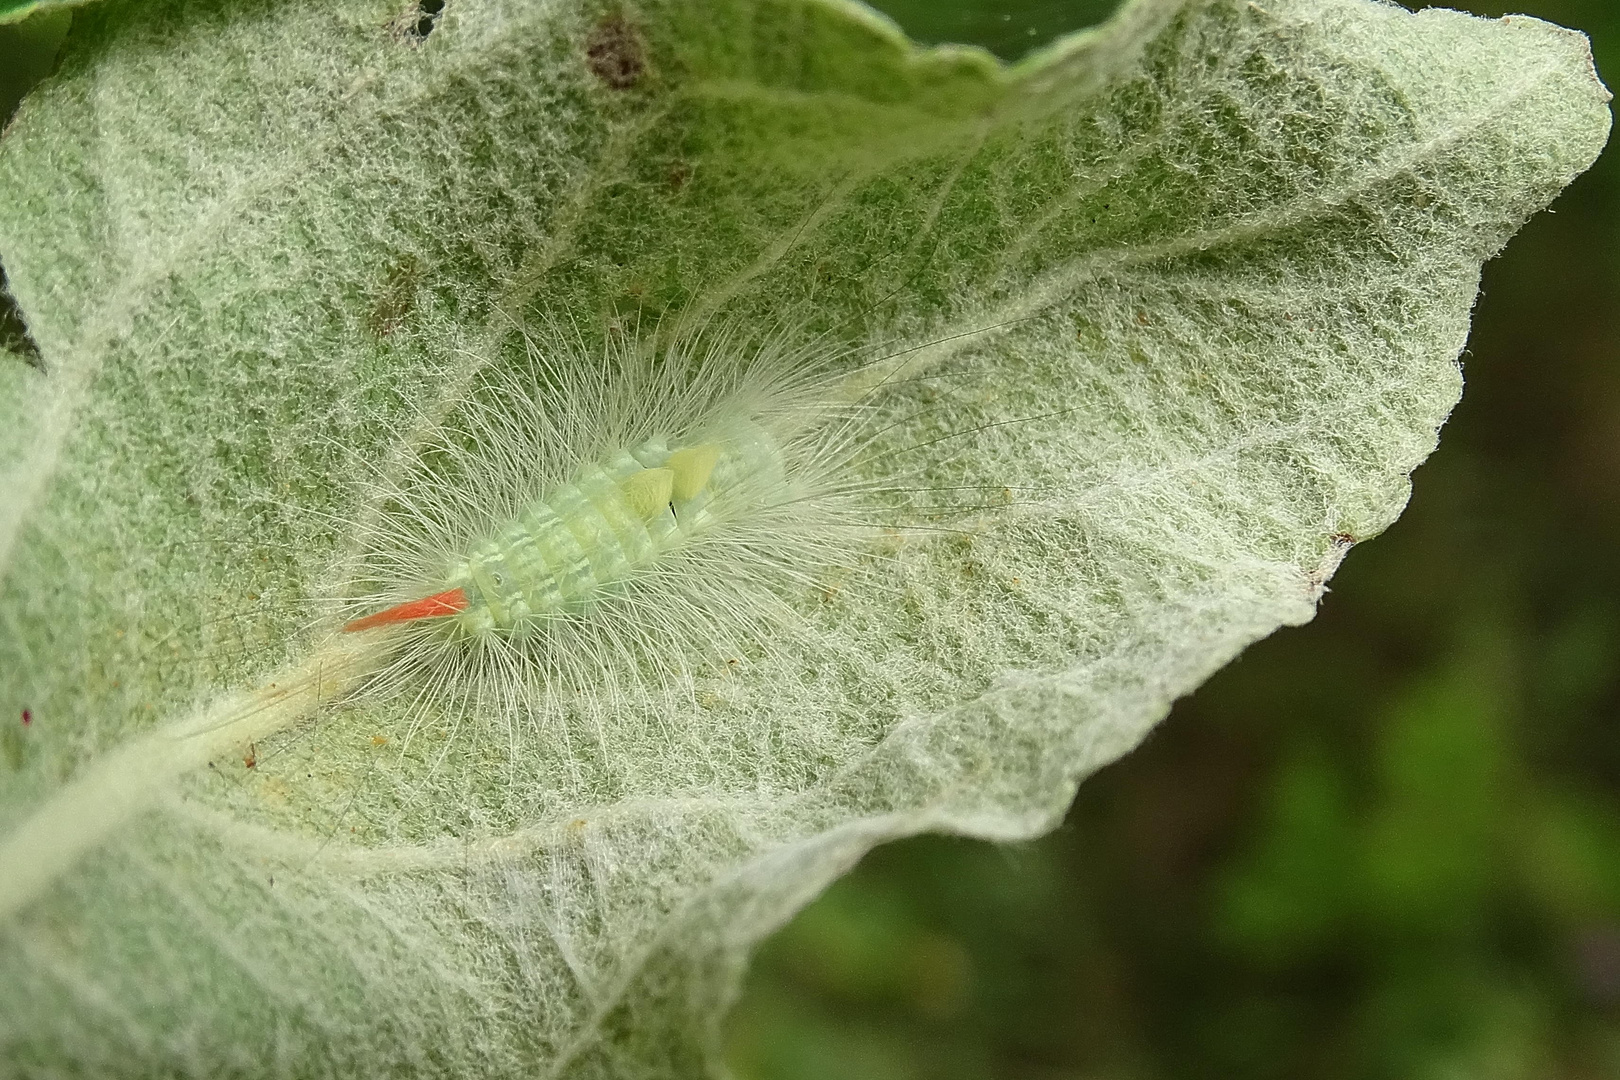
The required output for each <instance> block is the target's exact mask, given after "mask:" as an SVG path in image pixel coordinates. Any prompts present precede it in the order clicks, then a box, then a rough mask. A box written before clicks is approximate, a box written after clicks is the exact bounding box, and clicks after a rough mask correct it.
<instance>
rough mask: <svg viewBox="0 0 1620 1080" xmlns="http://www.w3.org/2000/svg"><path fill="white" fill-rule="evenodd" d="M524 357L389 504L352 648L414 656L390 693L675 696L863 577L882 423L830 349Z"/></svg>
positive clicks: (352, 625) (727, 346)
mask: <svg viewBox="0 0 1620 1080" xmlns="http://www.w3.org/2000/svg"><path fill="white" fill-rule="evenodd" d="M522 340H523V342H524V344H525V346H526V349H525V355H524V357H523V358H522V359H521V360H518V361H516V362H514V363H509V364H507V365H505V366H503V367H502V368H500V369H499V371H498V373H494V372H491V371H486V372H485V373H484V374H483V375H481V376H480V377H479V378H478V379H477V380H476V381H475V384H474V390H473V392H472V394H471V395H470V397H469V399H468V400H467V401H465V402H462V403H460V404H459V405H457V406H455V407H453V408H452V409H451V410H450V418H449V419H448V420H447V421H446V422H445V423H444V424H443V426H442V427H441V429H440V434H439V435H438V436H436V437H434V438H432V439H430V441H429V444H428V445H427V446H425V447H423V448H422V449H421V451H420V452H419V453H417V454H416V455H414V458H413V462H414V463H413V464H412V465H410V466H409V467H408V469H407V473H406V475H405V476H403V477H402V478H400V479H399V480H397V481H395V482H393V483H391V484H390V485H388V486H385V487H384V488H382V489H381V490H380V491H379V493H378V498H377V502H378V503H379V504H381V505H383V506H384V507H385V509H384V510H383V511H382V512H381V514H380V515H379V517H378V520H377V521H376V522H375V524H374V525H373V527H372V529H371V531H370V538H369V541H368V542H367V544H366V545H365V546H366V549H367V550H366V552H365V554H364V555H363V557H362V564H361V568H360V571H359V573H358V574H356V575H355V577H356V578H357V579H358V581H359V585H358V587H355V588H353V589H351V591H350V595H351V600H350V601H349V602H348V604H347V610H348V612H351V613H352V615H351V617H350V618H349V619H348V621H347V622H346V624H345V625H344V627H343V628H344V629H345V630H346V631H348V632H350V633H354V634H362V633H374V634H378V635H383V634H387V635H393V637H394V638H395V639H397V641H396V642H394V643H392V644H387V645H385V644H384V643H383V642H382V641H381V640H379V645H378V647H379V648H389V649H391V650H392V653H393V656H394V659H393V660H392V661H390V662H389V663H388V664H387V665H386V666H385V668H384V669H383V670H382V671H381V673H380V674H379V675H377V676H376V677H375V678H374V679H373V680H372V685H373V687H383V688H386V689H390V690H393V689H398V688H399V684H400V683H401V682H402V681H415V682H417V683H418V684H419V689H418V691H417V694H418V695H424V694H425V695H426V696H425V697H423V698H422V700H423V701H424V702H425V701H426V700H430V699H432V698H436V697H450V698H459V699H463V700H465V699H466V698H468V697H473V698H478V699H480V700H498V701H500V702H501V703H502V707H503V708H505V707H510V706H513V705H516V706H518V707H519V708H521V709H523V710H525V711H530V712H532V711H534V710H537V709H538V710H541V711H546V710H548V709H549V708H550V706H548V705H547V704H546V703H547V702H548V701H550V702H557V701H558V699H559V695H561V697H562V698H571V699H572V700H574V701H575V702H576V703H578V702H580V701H586V700H589V699H597V700H605V698H604V694H606V695H607V696H609V697H616V698H619V699H622V698H623V696H624V695H625V694H627V693H628V694H632V695H634V696H640V695H642V694H644V693H647V692H656V691H657V690H658V688H660V687H663V688H668V687H669V686H670V685H672V684H673V683H675V682H678V681H680V680H681V679H682V678H683V677H685V676H686V675H687V674H689V673H690V672H691V671H692V670H693V669H694V666H697V665H702V664H703V663H707V662H712V661H716V660H718V659H721V658H722V654H734V653H735V652H737V651H738V650H742V649H746V648H748V647H749V644H750V643H751V642H752V643H758V642H760V641H764V640H767V639H769V638H770V637H772V636H773V635H772V633H771V627H772V625H773V624H776V623H777V622H778V621H779V620H780V619H782V618H784V617H791V615H790V614H789V613H788V608H790V607H791V606H792V604H791V601H792V596H793V595H794V594H798V595H805V594H808V593H812V592H814V590H815V589H816V588H817V587H818V586H824V585H825V582H826V579H827V578H828V576H829V575H832V574H835V573H839V572H841V570H840V569H839V568H843V569H844V570H847V568H849V567H851V566H853V565H855V564H856V563H857V562H859V561H860V559H861V558H862V552H863V550H864V549H865V547H866V546H867V545H866V540H868V539H869V538H870V536H871V535H872V533H873V532H874V529H873V527H872V512H871V509H870V506H868V505H863V503H862V500H861V499H860V498H859V497H858V493H859V489H861V488H862V486H863V482H862V481H861V480H859V479H858V478H857V477H856V476H855V475H854V474H853V473H852V470H851V464H852V459H853V458H854V457H855V456H856V453H857V451H858V448H859V445H860V442H861V437H860V436H857V435H856V434H855V432H856V431H857V430H858V429H859V426H860V425H859V424H858V423H857V417H856V414H857V413H859V412H860V411H861V409H862V408H863V407H864V406H863V405H862V403H861V402H860V400H859V396H860V395H859V392H858V391H856V392H852V391H850V389H849V385H850V384H849V382H848V378H849V373H848V372H844V373H838V372H836V371H835V370H833V366H832V365H831V364H829V361H828V359H827V356H826V352H825V350H822V351H820V352H815V351H810V350H807V349H802V348H794V347H791V346H789V345H788V344H786V343H785V340H784V339H769V338H767V339H766V340H764V341H763V342H745V341H739V340H737V338H736V336H735V335H732V334H725V333H717V334H709V335H697V336H689V337H685V338H678V339H676V340H675V341H674V343H673V344H666V345H664V346H662V347H660V348H658V349H657V350H656V351H655V350H654V349H653V347H651V346H648V345H646V344H645V343H642V342H638V341H636V340H634V339H633V338H632V337H631V335H629V334H626V333H623V332H612V333H610V334H609V335H608V337H607V340H606V341H605V342H604V343H603V345H602V346H601V347H600V351H599V352H598V351H597V350H595V349H590V348H587V346H585V345H584V344H583V343H582V342H581V341H580V339H579V337H578V335H577V334H570V333H568V332H565V331H563V330H560V329H558V328H556V327H542V328H541V329H539V330H534V329H527V328H526V329H525V330H524V331H523V335H522ZM856 370H859V365H856ZM867 486H869V485H867ZM604 687H608V688H610V689H609V690H607V691H604V689H603V688H604ZM614 687H617V689H612V688H614Z"/></svg>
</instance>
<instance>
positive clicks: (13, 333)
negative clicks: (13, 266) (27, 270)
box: [0, 266, 45, 371]
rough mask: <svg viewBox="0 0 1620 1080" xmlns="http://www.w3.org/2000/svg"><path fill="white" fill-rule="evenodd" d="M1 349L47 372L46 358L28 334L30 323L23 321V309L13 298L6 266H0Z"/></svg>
mask: <svg viewBox="0 0 1620 1080" xmlns="http://www.w3.org/2000/svg"><path fill="white" fill-rule="evenodd" d="M0 349H5V350H6V351H8V352H12V353H15V354H16V355H18V356H20V357H22V358H23V360H24V361H25V362H26V363H27V364H29V365H30V366H32V367H36V368H38V369H39V370H40V371H44V370H45V357H44V356H43V355H41V354H40V351H39V346H38V345H36V344H35V343H34V338H33V335H32V334H30V333H29V332H28V323H27V322H26V321H25V320H24V319H23V314H22V309H21V308H19V307H18V306H17V301H15V300H13V299H12V298H11V289H10V287H9V286H8V285H7V283H6V268H5V267H4V266H0Z"/></svg>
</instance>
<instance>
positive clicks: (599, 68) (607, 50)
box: [585, 14, 647, 90]
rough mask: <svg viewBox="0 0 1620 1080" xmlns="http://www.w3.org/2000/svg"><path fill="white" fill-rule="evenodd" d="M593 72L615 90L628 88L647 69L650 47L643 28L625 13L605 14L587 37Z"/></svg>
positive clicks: (590, 65) (586, 54)
mask: <svg viewBox="0 0 1620 1080" xmlns="http://www.w3.org/2000/svg"><path fill="white" fill-rule="evenodd" d="M585 63H586V66H587V67H589V68H590V69H591V74H592V75H595V76H596V77H597V78H598V79H601V80H602V81H603V82H605V83H607V84H608V85H609V86H611V87H612V88H613V89H615V90H628V89H630V88H631V87H632V86H634V85H636V83H638V82H640V81H641V77H642V76H643V75H644V74H646V72H647V46H646V44H645V43H644V42H643V41H642V40H641V31H639V30H637V29H636V25H635V23H632V22H631V21H630V20H629V19H627V18H625V17H624V16H623V15H617V14H616V15H608V16H605V17H604V18H603V19H602V20H601V21H600V22H598V23H597V24H596V26H595V27H593V28H592V29H591V34H590V37H588V38H586V39H585Z"/></svg>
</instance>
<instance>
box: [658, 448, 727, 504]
mask: <svg viewBox="0 0 1620 1080" xmlns="http://www.w3.org/2000/svg"><path fill="white" fill-rule="evenodd" d="M719 460H720V447H718V446H716V445H715V444H714V443H704V444H703V445H702V446H688V447H687V448H686V449H684V450H677V451H675V452H674V453H673V454H671V455H669V460H668V461H666V462H664V468H665V469H668V470H669V471H670V472H671V473H673V474H674V475H675V483H674V486H673V487H672V488H671V493H672V494H673V495H674V496H675V500H676V501H677V502H685V501H686V500H687V499H690V498H692V497H693V496H694V495H696V494H697V493H698V492H700V491H702V490H703V485H705V484H707V483H708V482H709V474H710V473H712V472H714V465H715V462H717V461H719Z"/></svg>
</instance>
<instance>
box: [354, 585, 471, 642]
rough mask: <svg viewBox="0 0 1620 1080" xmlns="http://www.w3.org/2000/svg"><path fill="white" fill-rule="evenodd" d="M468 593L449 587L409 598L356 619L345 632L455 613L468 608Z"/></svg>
mask: <svg viewBox="0 0 1620 1080" xmlns="http://www.w3.org/2000/svg"><path fill="white" fill-rule="evenodd" d="M467 604H468V600H467V593H466V592H465V591H464V590H462V589H447V590H445V591H444V592H442V593H434V594H433V595H432V596H424V597H423V598H422V599H420V600H407V601H405V602H404V603H403V604H395V605H394V606H393V607H391V608H389V609H388V610H386V611H379V612H377V614H375V615H367V616H366V617H365V618H363V619H356V620H354V621H353V622H351V623H349V624H348V625H346V626H344V628H343V632H344V633H345V634H352V633H353V632H354V631H356V630H370V629H371V628H372V627H374V626H387V625H388V624H389V623H401V622H411V621H413V620H415V619H437V618H439V617H440V616H443V615H454V614H455V613H456V612H458V611H465V610H467Z"/></svg>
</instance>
